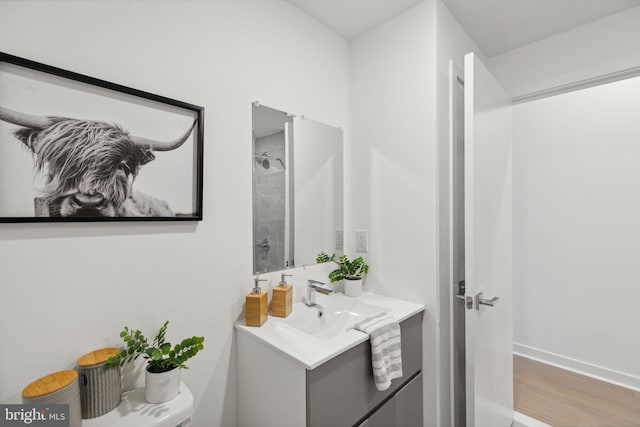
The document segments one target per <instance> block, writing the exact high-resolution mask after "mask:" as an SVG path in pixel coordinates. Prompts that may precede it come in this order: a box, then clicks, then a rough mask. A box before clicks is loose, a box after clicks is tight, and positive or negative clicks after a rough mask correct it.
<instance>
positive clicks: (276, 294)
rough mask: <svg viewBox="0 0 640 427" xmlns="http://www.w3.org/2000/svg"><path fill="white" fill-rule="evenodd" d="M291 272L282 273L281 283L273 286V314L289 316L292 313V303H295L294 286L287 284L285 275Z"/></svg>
mask: <svg viewBox="0 0 640 427" xmlns="http://www.w3.org/2000/svg"><path fill="white" fill-rule="evenodd" d="M287 276H291V274H284V273H283V274H282V275H281V277H280V283H278V286H276V287H275V288H273V297H272V300H271V314H272V315H273V316H278V317H287V316H288V315H289V314H290V313H291V304H292V303H293V286H291V285H289V284H287V280H286V279H285V277H287Z"/></svg>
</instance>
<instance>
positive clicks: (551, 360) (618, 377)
mask: <svg viewBox="0 0 640 427" xmlns="http://www.w3.org/2000/svg"><path fill="white" fill-rule="evenodd" d="M513 353H514V354H516V355H518V356H522V357H526V358H528V359H533V360H537V361H539V362H542V363H546V364H548V365H552V366H556V367H558V368H562V369H566V370H567V371H572V372H575V373H577V374H580V375H585V376H587V377H591V378H595V379H597V380H601V381H605V382H608V383H611V384H615V385H617V386H620V387H625V388H629V389H632V390H635V391H640V378H639V377H636V376H634V375H629V374H625V373H624V372H619V371H615V370H613V369H609V368H604V367H602V366H597V365H593V364H591V363H587V362H583V361H581V360H577V359H572V358H570V357H566V356H562V355H560V354H556V353H552V352H549V351H545V350H540V349H537V348H534V347H529V346H526V345H523V344H518V343H513Z"/></svg>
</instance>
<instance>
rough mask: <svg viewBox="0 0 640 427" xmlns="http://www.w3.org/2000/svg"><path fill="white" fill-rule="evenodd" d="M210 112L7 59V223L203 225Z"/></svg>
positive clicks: (0, 162) (3, 131)
mask: <svg viewBox="0 0 640 427" xmlns="http://www.w3.org/2000/svg"><path fill="white" fill-rule="evenodd" d="M203 141H204V108H203V107H200V106H197V105H192V104H189V103H186V102H182V101H177V100H175V99H170V98H166V97H163V96H160V95H155V94H152V93H149V92H145V91H142V90H137V89H133V88H130V87H126V86H122V85H119V84H116V83H111V82H108V81H105V80H100V79H97V78H94V77H89V76H86V75H82V74H78V73H75V72H72V71H67V70H63V69H60V68H56V67H52V66H49V65H45V64H42V63H38V62H35V61H31V60H28V59H24V58H20V57H17V56H13V55H9V54H6V53H1V52H0V222H69V221H190V220H191V221H193V220H201V219H202V182H203V178H202V177H203V173H202V162H203V159H202V152H203Z"/></svg>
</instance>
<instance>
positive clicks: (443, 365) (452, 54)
mask: <svg viewBox="0 0 640 427" xmlns="http://www.w3.org/2000/svg"><path fill="white" fill-rule="evenodd" d="M436 8H437V36H436V37H437V60H438V63H437V71H438V72H437V92H438V95H437V99H438V110H437V114H438V117H437V135H438V139H437V140H438V147H437V158H438V160H437V165H436V168H437V180H438V182H437V189H438V212H437V221H438V264H437V265H438V267H437V268H438V291H437V293H438V307H439V309H438V313H439V314H438V317H439V320H440V327H439V329H438V341H437V342H438V354H437V357H438V366H439V369H438V391H439V393H438V407H439V414H440V418H439V420H438V425H442V426H448V425H453V423H452V420H451V411H450V405H451V404H452V402H451V383H450V381H451V376H452V375H453V368H452V366H451V363H450V361H451V347H450V346H451V338H452V334H451V333H450V328H451V322H450V320H451V319H450V316H451V314H450V301H451V277H450V273H449V268H450V264H449V263H450V257H449V248H450V245H449V239H450V236H449V215H450V213H449V212H450V211H449V162H450V158H449V61H450V60H453V61H454V63H455V65H456V66H457V68H459V69H460V70H462V69H463V67H464V55H465V54H467V53H469V52H475V53H476V54H477V55H478V56H479V57H480V58H481V59H482V60H484V59H485V58H484V55H483V53H482V51H481V50H480V48H478V46H477V45H476V44H475V42H474V41H473V39H472V38H471V37H469V35H468V34H467V33H466V31H465V30H464V29H463V28H462V26H460V24H459V23H458V21H456V19H455V17H454V16H453V15H452V14H451V12H450V11H449V9H448V8H447V7H446V6H445V4H444V3H443V2H442V0H438V1H437V3H436Z"/></svg>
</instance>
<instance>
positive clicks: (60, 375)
mask: <svg viewBox="0 0 640 427" xmlns="http://www.w3.org/2000/svg"><path fill="white" fill-rule="evenodd" d="M22 403H25V404H44V405H48V404H68V405H69V427H82V414H81V408H80V390H79V387H78V373H77V372H76V371H72V370H68V371H59V372H55V373H53V374H49V375H47V376H44V377H42V378H39V379H37V380H36V381H34V382H32V383H31V384H29V385H28V386H26V387H25V388H24V390H22Z"/></svg>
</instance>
